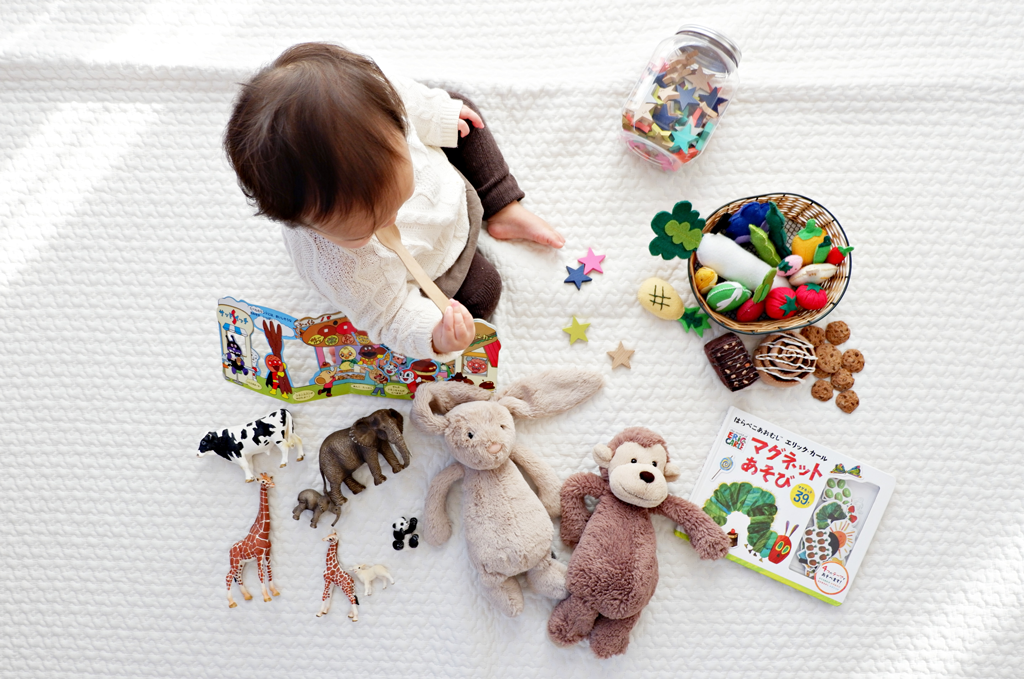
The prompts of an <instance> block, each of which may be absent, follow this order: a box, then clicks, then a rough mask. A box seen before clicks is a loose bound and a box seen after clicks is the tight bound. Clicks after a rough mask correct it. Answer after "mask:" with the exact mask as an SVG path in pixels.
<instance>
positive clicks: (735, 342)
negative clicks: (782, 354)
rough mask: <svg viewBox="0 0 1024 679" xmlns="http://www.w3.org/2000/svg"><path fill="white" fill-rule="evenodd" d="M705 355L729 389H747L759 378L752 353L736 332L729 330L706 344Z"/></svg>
mask: <svg viewBox="0 0 1024 679" xmlns="http://www.w3.org/2000/svg"><path fill="white" fill-rule="evenodd" d="M704 355H705V356H707V357H708V362H709V363H710V364H711V367H712V368H714V369H715V373H716V374H717V375H718V379H720V380H722V384H724V385H725V386H726V387H728V389H729V391H739V390H740V389H746V388H747V387H749V386H750V385H751V384H753V383H754V382H756V381H757V379H758V374H757V370H756V369H755V368H754V363H753V361H751V359H750V354H749V353H747V348H746V347H745V346H743V342H742V341H740V338H739V337H737V336H736V334H735V333H731V332H728V333H726V334H724V335H722V336H721V337H719V338H717V339H713V340H711V341H710V342H708V343H707V344H705V345H704Z"/></svg>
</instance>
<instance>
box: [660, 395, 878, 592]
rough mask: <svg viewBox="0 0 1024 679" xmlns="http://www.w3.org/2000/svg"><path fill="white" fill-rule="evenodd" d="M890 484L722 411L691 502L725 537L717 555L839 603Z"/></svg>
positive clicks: (763, 424) (738, 413)
mask: <svg viewBox="0 0 1024 679" xmlns="http://www.w3.org/2000/svg"><path fill="white" fill-rule="evenodd" d="M895 485H896V479H895V478H893V477H892V476H890V475H889V474H886V473H884V472H881V471H878V470H877V469H874V468H872V467H868V466H866V465H863V464H861V463H860V462H858V461H857V460H854V459H852V458H850V457H848V456H846V455H843V454H842V453H837V452H835V451H833V450H830V449H828V448H825V447H824V446H822V445H819V444H817V443H815V442H813V441H810V440H808V439H806V438H804V437H802V436H800V435H799V434H794V433H792V432H790V431H787V430H785V429H782V428H781V427H777V426H776V425H774V424H771V423H770V422H767V421H765V420H763V419H761V418H759V417H757V416H755V415H751V414H750V413H747V412H744V411H742V410H739V409H738V408H729V413H728V414H727V415H726V418H725V422H724V423H723V424H722V428H721V430H719V432H718V436H717V437H716V438H715V442H714V445H712V447H711V454H710V455H709V456H708V458H707V460H706V461H705V462H704V467H703V469H702V470H701V473H700V476H699V477H698V479H697V484H696V486H695V487H694V489H693V493H692V494H691V495H690V501H691V502H693V503H695V504H696V505H697V506H699V507H703V509H704V511H705V512H706V513H707V514H708V516H710V517H711V518H712V519H714V521H715V523H717V524H718V525H719V526H721V527H722V528H723V530H725V531H726V533H727V534H728V535H729V538H730V543H731V545H732V546H731V548H730V550H729V553H728V554H727V555H726V558H728V559H730V560H732V561H735V562H737V563H740V564H743V565H744V566H746V567H747V568H751V569H753V570H755V571H757V572H758V573H762V574H764V575H767V576H768V577H770V578H772V579H773V580H778V581H779V582H783V583H785V584H787V585H789V586H791V587H794V588H796V589H798V590H800V591H802V592H805V593H807V594H810V595H811V596H813V597H816V598H818V599H821V600H822V601H826V602H828V603H830V604H832V605H834V606H838V605H840V604H841V603H843V600H844V599H845V598H846V595H847V593H848V592H849V591H850V585H851V584H852V583H853V579H854V576H856V574H857V569H858V567H859V566H860V564H861V562H862V561H863V559H864V555H865V553H866V552H867V549H868V545H869V544H870V543H871V538H872V536H873V535H874V534H875V530H876V529H877V528H878V524H879V522H880V521H881V519H882V513H883V512H884V511H885V507H886V505H887V504H888V503H889V498H890V497H891V496H892V492H893V488H894V487H895ZM676 534H677V535H678V536H680V537H682V538H687V536H686V535H685V533H683V532H681V530H680V529H678V528H677V529H676Z"/></svg>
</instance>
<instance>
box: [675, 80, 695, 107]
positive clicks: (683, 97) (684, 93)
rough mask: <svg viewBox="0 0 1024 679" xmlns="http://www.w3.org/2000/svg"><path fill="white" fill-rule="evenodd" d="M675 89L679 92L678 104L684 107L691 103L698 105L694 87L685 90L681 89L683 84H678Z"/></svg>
mask: <svg viewBox="0 0 1024 679" xmlns="http://www.w3.org/2000/svg"><path fill="white" fill-rule="evenodd" d="M676 91H677V92H679V105H680V106H682V107H683V108H686V107H687V106H691V105H692V106H698V105H700V101H699V100H698V99H697V88H696V87H691V88H690V89H688V90H687V89H683V86H682V85H680V86H679V87H677V88H676Z"/></svg>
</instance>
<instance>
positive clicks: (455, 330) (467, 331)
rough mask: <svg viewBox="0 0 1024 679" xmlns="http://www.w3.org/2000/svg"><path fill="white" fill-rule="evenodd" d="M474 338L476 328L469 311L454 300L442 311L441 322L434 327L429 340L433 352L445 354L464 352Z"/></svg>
mask: <svg viewBox="0 0 1024 679" xmlns="http://www.w3.org/2000/svg"><path fill="white" fill-rule="evenodd" d="M475 336H476V326H475V325H474V323H473V317H472V316H470V315H469V310H468V309H466V307H464V306H462V305H461V304H459V303H458V302H456V301H455V300H454V299H453V300H451V304H449V305H448V308H447V309H445V310H444V315H443V316H441V322H440V323H438V324H437V325H435V326H434V332H433V333H431V338H432V339H433V342H434V351H436V352H437V353H439V354H447V353H448V352H450V351H464V350H465V349H466V347H468V346H469V345H470V343H471V342H472V341H473V338H474V337H475Z"/></svg>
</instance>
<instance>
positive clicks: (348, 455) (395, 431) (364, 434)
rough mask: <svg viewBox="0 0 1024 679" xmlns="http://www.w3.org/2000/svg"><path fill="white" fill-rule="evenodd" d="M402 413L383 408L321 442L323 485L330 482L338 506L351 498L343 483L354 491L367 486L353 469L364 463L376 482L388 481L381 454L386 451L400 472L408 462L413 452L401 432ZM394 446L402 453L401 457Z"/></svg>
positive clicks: (331, 497) (331, 494) (328, 492)
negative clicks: (355, 474)
mask: <svg viewBox="0 0 1024 679" xmlns="http://www.w3.org/2000/svg"><path fill="white" fill-rule="evenodd" d="M402 424H403V419H402V414H401V413H400V412H398V411H397V410H392V409H391V408H382V409H381V410H377V411H374V412H372V413H370V414H369V415H367V416H366V417H361V418H359V419H358V420H356V421H355V422H353V423H352V426H351V427H348V428H347V429H341V430H339V431H336V432H334V433H333V434H331V435H330V436H328V437H327V438H326V439H324V442H323V443H322V444H321V445H320V477H321V478H322V479H323V480H324V488H327V487H328V486H327V484H328V482H330V489H329V490H328V491H327V495H328V496H329V497H330V499H331V500H332V501H333V502H334V504H335V506H337V507H339V508H340V507H341V505H343V504H345V502H347V501H348V500H347V499H346V498H345V496H344V495H342V494H341V484H342V483H344V484H345V485H346V486H348V488H349V490H351V491H352V493H353V494H356V493H361V492H362V491H363V490H364V489H365V488H366V486H364V485H363V484H361V483H359V482H358V481H356V480H355V479H354V478H352V472H354V471H355V470H356V469H358V468H359V467H361V466H362V465H363V464H364V463H365V464H366V466H367V467H369V468H370V474H372V475H373V485H375V486H379V485H380V484H382V483H384V482H385V481H387V477H386V476H384V474H382V473H381V471H380V460H379V459H377V456H378V455H383V456H384V459H385V460H387V462H388V464H389V465H391V471H393V472H394V473H396V474H397V473H398V472H400V471H402V470H403V469H405V468H406V467H408V466H409V462H410V460H411V459H412V456H411V455H410V453H409V448H408V447H407V446H406V445H405V438H404V437H403V436H402ZM391 446H395V447H396V448H397V449H398V450H399V452H401V454H402V458H403V459H404V461H402V460H399V459H398V456H397V455H395V453H394V451H393V450H392V449H391Z"/></svg>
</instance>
